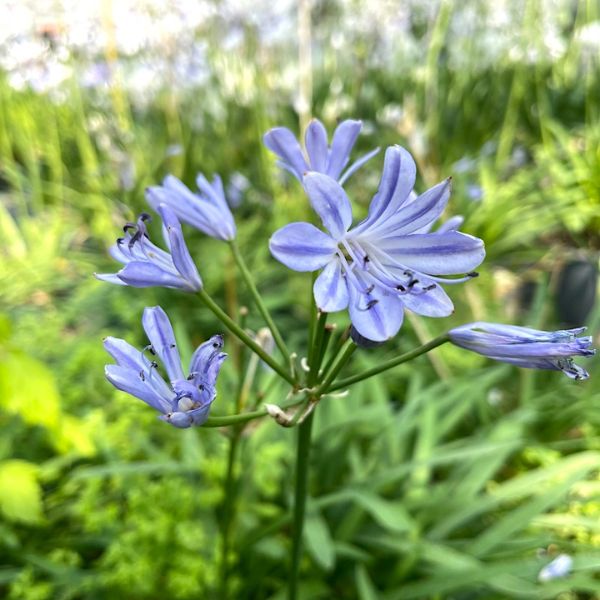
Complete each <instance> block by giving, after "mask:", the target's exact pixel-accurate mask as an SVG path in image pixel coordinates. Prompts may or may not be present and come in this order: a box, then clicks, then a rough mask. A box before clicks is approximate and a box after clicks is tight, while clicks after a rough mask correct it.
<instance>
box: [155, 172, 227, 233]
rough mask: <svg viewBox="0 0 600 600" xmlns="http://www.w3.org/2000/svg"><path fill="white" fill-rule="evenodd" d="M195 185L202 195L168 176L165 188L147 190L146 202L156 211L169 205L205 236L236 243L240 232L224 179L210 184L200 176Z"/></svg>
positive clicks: (183, 219) (164, 182) (216, 179)
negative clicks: (234, 218) (232, 211)
mask: <svg viewBox="0 0 600 600" xmlns="http://www.w3.org/2000/svg"><path fill="white" fill-rule="evenodd" d="M196 184H197V185H198V188H199V189H200V193H199V194H194V193H192V192H191V191H190V190H189V189H188V188H187V186H185V185H184V184H183V183H182V182H181V181H179V179H177V177H173V175H168V176H167V177H165V179H164V181H163V182H162V185H157V186H153V187H149V188H148V189H147V190H146V199H147V200H148V203H149V204H150V206H152V208H154V209H155V210H158V207H159V206H160V205H161V204H166V205H167V206H168V207H169V208H170V209H171V210H173V212H175V214H176V215H177V216H178V217H179V218H180V219H181V220H182V221H183V222H185V223H187V224H188V225H191V226H192V227H195V228H196V229H199V230H200V231H202V232H203V233H205V234H206V235H210V236H211V237H214V238H217V239H220V240H224V241H228V240H233V239H234V238H235V236H236V233H237V231H236V227H235V221H234V220H233V215H232V214H231V211H230V210H229V206H228V204H227V200H226V199H225V192H224V190H223V183H222V182H221V178H220V177H219V176H218V175H215V176H214V178H213V181H212V183H210V182H209V181H208V180H207V179H206V177H204V175H202V174H201V173H199V174H198V176H197V177H196Z"/></svg>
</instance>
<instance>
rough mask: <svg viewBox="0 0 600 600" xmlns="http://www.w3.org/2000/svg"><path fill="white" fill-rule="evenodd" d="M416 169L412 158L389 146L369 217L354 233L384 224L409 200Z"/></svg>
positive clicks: (403, 151) (399, 148)
mask: <svg viewBox="0 0 600 600" xmlns="http://www.w3.org/2000/svg"><path fill="white" fill-rule="evenodd" d="M416 176H417V167H416V165H415V161H414V160H413V157H412V156H411V155H410V154H409V153H408V152H407V151H406V150H405V149H404V148H402V147H401V146H391V147H390V148H388V149H387V150H386V152H385V160H384V163H383V172H382V174H381V180H380V182H379V189H378V190H377V193H376V194H375V196H374V197H373V200H371V204H370V205H369V215H368V216H367V218H366V219H365V220H364V221H363V222H362V223H360V224H359V225H358V226H357V227H356V228H355V230H354V231H356V232H362V231H365V230H366V229H367V228H368V227H371V226H376V225H377V224H378V223H380V224H381V223H383V224H385V223H384V221H385V220H386V219H388V218H389V217H391V216H392V215H393V214H394V213H396V212H397V211H398V209H399V208H400V207H401V206H402V205H403V204H404V203H405V202H406V201H407V200H408V199H409V197H410V194H411V192H412V189H413V187H414V185H415V179H416Z"/></svg>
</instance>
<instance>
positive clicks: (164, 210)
mask: <svg viewBox="0 0 600 600" xmlns="http://www.w3.org/2000/svg"><path fill="white" fill-rule="evenodd" d="M158 212H159V213H160V216H161V218H162V220H163V224H164V226H165V228H166V232H167V236H168V238H169V247H170V249H171V256H172V258H173V264H174V265H175V268H176V269H177V270H178V271H179V272H180V273H181V275H182V276H183V278H184V279H185V280H186V281H187V282H188V284H189V287H190V289H191V290H193V291H198V290H199V289H201V288H202V280H201V279H200V275H199V274H198V269H196V265H195V264H194V261H193V260H192V257H191V256H190V252H189V250H188V248H187V245H186V243H185V240H184V239H183V232H182V231H181V225H180V224H179V220H178V219H177V216H176V215H175V213H174V212H173V210H171V208H169V207H168V206H167V205H166V204H160V205H159V206H158Z"/></svg>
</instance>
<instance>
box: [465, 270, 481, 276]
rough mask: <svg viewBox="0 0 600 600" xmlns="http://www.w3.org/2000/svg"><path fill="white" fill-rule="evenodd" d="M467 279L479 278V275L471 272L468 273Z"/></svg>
mask: <svg viewBox="0 0 600 600" xmlns="http://www.w3.org/2000/svg"><path fill="white" fill-rule="evenodd" d="M467 277H479V273H478V272H477V271H471V272H470V273H467Z"/></svg>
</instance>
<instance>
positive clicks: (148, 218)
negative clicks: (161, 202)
mask: <svg viewBox="0 0 600 600" xmlns="http://www.w3.org/2000/svg"><path fill="white" fill-rule="evenodd" d="M139 219H140V221H141V222H142V223H143V222H144V221H148V223H150V222H151V221H152V217H151V216H150V215H149V214H148V213H145V212H143V213H141V214H140V217H139Z"/></svg>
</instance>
